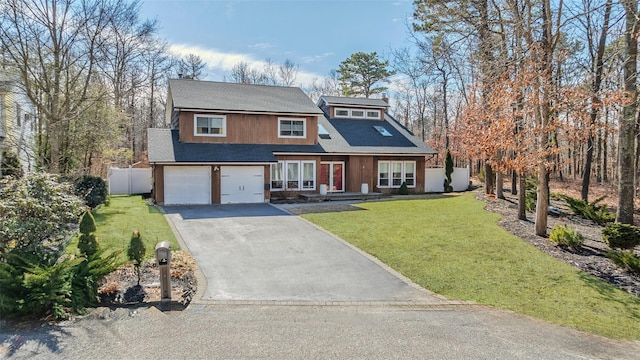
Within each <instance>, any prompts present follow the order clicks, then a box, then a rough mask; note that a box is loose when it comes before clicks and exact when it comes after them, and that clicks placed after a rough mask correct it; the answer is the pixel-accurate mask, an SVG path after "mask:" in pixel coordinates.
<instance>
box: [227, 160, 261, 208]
mask: <svg viewBox="0 0 640 360" xmlns="http://www.w3.org/2000/svg"><path fill="white" fill-rule="evenodd" d="M261 202H264V167H263V166H222V167H221V168H220V203H222V204H243V203H245V204H246V203H261Z"/></svg>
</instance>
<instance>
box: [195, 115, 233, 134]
mask: <svg viewBox="0 0 640 360" xmlns="http://www.w3.org/2000/svg"><path fill="white" fill-rule="evenodd" d="M193 135H194V136H218V137H224V136H227V117H226V116H224V115H211V114H195V115H194V116H193Z"/></svg>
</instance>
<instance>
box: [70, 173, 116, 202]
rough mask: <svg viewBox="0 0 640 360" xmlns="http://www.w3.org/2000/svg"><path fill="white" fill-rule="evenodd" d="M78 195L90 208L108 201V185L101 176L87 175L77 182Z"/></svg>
mask: <svg viewBox="0 0 640 360" xmlns="http://www.w3.org/2000/svg"><path fill="white" fill-rule="evenodd" d="M75 191H76V195H78V196H80V197H82V198H83V199H84V202H85V203H86V204H87V206H89V207H90V208H92V209H93V208H95V207H96V206H98V205H100V204H104V203H105V202H106V201H107V195H108V192H109V191H108V189H107V183H106V182H105V181H104V179H103V178H101V177H99V176H91V175H85V176H83V177H81V178H80V179H79V180H78V181H76V189H75Z"/></svg>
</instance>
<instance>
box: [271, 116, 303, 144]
mask: <svg viewBox="0 0 640 360" xmlns="http://www.w3.org/2000/svg"><path fill="white" fill-rule="evenodd" d="M283 121H302V136H296V135H282V132H281V127H282V122H283ZM278 138H280V139H306V138H307V119H306V118H288V117H279V118H278Z"/></svg>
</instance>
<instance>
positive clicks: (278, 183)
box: [271, 162, 284, 190]
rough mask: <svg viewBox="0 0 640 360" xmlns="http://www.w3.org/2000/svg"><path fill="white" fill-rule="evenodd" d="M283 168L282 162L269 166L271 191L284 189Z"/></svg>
mask: <svg viewBox="0 0 640 360" xmlns="http://www.w3.org/2000/svg"><path fill="white" fill-rule="evenodd" d="M283 167H284V163H283V162H279V163H277V164H271V190H283V189H284V173H283V171H282V169H283Z"/></svg>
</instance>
